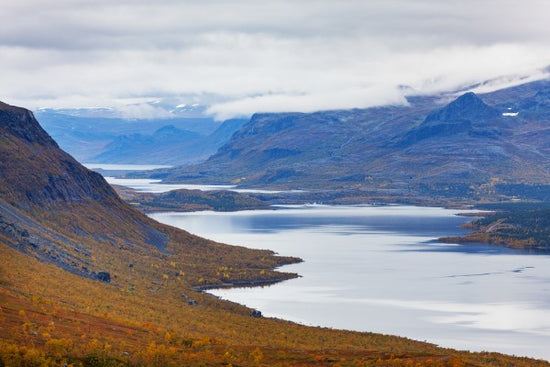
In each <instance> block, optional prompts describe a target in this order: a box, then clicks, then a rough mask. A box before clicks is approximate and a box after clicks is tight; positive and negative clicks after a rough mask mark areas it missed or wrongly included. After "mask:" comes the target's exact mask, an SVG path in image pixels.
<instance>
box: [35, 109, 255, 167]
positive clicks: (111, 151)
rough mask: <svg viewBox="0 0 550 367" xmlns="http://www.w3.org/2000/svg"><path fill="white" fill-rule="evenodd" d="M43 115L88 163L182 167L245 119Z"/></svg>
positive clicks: (52, 130)
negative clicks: (220, 120)
mask: <svg viewBox="0 0 550 367" xmlns="http://www.w3.org/2000/svg"><path fill="white" fill-rule="evenodd" d="M86 112H87V113H83V112H82V111H81V110H59V111H58V110H38V111H36V112H35V115H36V117H37V118H38V119H39V120H40V122H41V124H42V125H43V127H44V129H45V130H46V131H47V132H48V133H49V134H51V136H52V137H53V138H54V139H55V140H56V141H57V142H58V143H59V145H60V146H61V148H63V149H64V150H66V151H67V152H68V153H70V154H71V155H73V156H74V157H75V158H76V159H77V160H79V161H80V162H84V163H113V164H114V163H118V164H125V163H134V164H135V163H136V162H138V163H139V164H157V165H178V164H183V163H196V162H201V161H204V160H205V159H207V158H208V157H209V156H210V155H212V154H213V153H215V152H216V150H217V149H218V148H219V147H220V146H221V145H223V144H224V143H226V142H227V141H228V140H229V139H230V138H231V135H232V134H233V133H234V132H235V131H236V130H238V129H239V128H240V127H241V126H242V125H243V124H244V123H245V122H246V120H239V119H233V120H228V121H224V122H216V121H214V120H213V119H212V118H209V117H205V116H202V115H200V114H196V115H195V116H192V117H178V116H175V117H172V118H156V119H127V118H121V117H116V116H110V115H109V114H107V113H106V112H105V111H97V112H96V113H93V111H86Z"/></svg>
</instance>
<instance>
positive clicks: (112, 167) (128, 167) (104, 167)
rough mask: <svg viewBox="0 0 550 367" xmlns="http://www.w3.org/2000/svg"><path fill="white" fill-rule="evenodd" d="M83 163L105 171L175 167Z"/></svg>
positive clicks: (87, 166)
mask: <svg viewBox="0 0 550 367" xmlns="http://www.w3.org/2000/svg"><path fill="white" fill-rule="evenodd" d="M83 165H84V166H85V167H86V168H89V169H101V170H104V171H151V170H154V169H159V168H170V167H173V166H167V165H160V164H112V163H83Z"/></svg>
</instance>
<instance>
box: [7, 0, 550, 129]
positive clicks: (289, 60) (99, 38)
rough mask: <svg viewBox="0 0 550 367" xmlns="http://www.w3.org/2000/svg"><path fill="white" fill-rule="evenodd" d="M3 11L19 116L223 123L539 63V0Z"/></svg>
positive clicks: (548, 53)
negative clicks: (166, 101) (119, 112)
mask: <svg viewBox="0 0 550 367" xmlns="http://www.w3.org/2000/svg"><path fill="white" fill-rule="evenodd" d="M0 8H1V11H0V55H2V56H1V57H0V73H1V74H0V75H1V78H2V83H0V96H2V97H1V98H2V99H4V100H5V101H7V102H9V103H15V104H20V105H24V106H27V107H29V108H40V107H53V108H56V107H60V108H61V107H63V108H69V107H87V106H111V107H115V108H116V107H119V108H122V107H124V108H126V110H128V109H129V107H127V106H126V105H128V104H129V102H130V101H133V100H135V99H143V100H147V99H151V100H152V99H159V98H170V99H172V100H177V101H179V103H190V102H193V103H196V102H197V101H200V103H203V104H208V105H210V108H209V110H208V111H209V112H210V113H212V114H215V115H216V116H217V117H218V118H221V119H223V118H228V117H233V116H240V115H250V114H252V113H254V112H279V111H304V112H307V111H315V110H326V109H335V108H353V107H368V106H374V105H382V104H400V103H404V98H403V93H404V92H403V88H402V86H403V85H406V86H408V87H410V88H412V89H414V90H416V91H418V92H420V93H431V92H438V91H444V90H450V89H455V88H459V87H464V86H468V85H472V84H474V83H477V82H481V81H485V80H488V79H493V78H498V77H500V76H503V75H512V82H513V76H514V75H516V76H531V77H532V78H537V77H541V73H540V70H541V69H543V68H544V67H546V66H548V65H550V27H548V26H547V14H550V3H549V2H548V1H546V0H541V1H538V0H526V1H523V2H517V1H508V0H500V1H491V0H478V1H474V0H465V1H460V2H442V1H437V0H419V1H414V2H413V1H408V0H391V1H368V2H367V1H362V0H361V1H360V0H357V1H355V0H331V1H328V0H327V1H323V0H319V1H313V0H302V1H285V0H278V1H269V0H268V1H261V2H259V1H255V0H236V1H231V2H228V1H222V0H211V1H176V0H160V1H155V2H150V1H145V0H121V1H117V2H113V1H106V0H57V1H51V2H45V1H42V0H3V1H2V4H1V5H0ZM506 82H510V80H506ZM497 86H498V85H497ZM497 86H495V85H493V87H495V88H496V87H497ZM486 88H487V86H486ZM125 106H126V107H125ZM140 111H141V110H140V109H139V108H132V113H133V114H139V113H140ZM151 113H152V112H151V111H150V110H147V109H143V114H144V116H145V115H146V116H150V115H151Z"/></svg>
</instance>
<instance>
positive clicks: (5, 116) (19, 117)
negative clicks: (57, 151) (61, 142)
mask: <svg viewBox="0 0 550 367" xmlns="http://www.w3.org/2000/svg"><path fill="white" fill-rule="evenodd" d="M6 134H9V135H13V136H16V137H18V138H21V139H24V140H26V141H27V142H29V143H38V144H42V145H45V146H52V147H57V143H56V142H55V141H54V140H53V139H52V138H51V137H50V136H49V135H48V134H47V133H46V132H45V131H44V129H42V127H40V125H39V124H38V122H37V121H36V119H35V118H34V115H33V113H32V112H31V111H29V110H27V109H24V108H21V107H16V106H12V105H9V104H6V103H3V102H0V135H6Z"/></svg>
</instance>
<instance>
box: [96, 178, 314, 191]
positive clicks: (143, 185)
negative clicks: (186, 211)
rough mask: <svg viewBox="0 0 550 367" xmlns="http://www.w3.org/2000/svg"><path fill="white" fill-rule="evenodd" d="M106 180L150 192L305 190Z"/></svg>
mask: <svg viewBox="0 0 550 367" xmlns="http://www.w3.org/2000/svg"><path fill="white" fill-rule="evenodd" d="M105 180H106V181H107V182H108V183H109V184H111V185H120V186H126V187H129V188H132V189H134V190H136V191H139V192H150V193H156V194H159V193H163V192H168V191H172V190H179V189H186V190H200V191H214V190H229V191H235V192H239V193H249V194H279V193H283V192H304V191H303V190H288V191H283V190H260V189H237V188H236V186H235V185H200V184H166V183H163V182H162V180H156V179H148V178H143V179H139V178H138V179H136V178H118V177H113V176H105Z"/></svg>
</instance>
